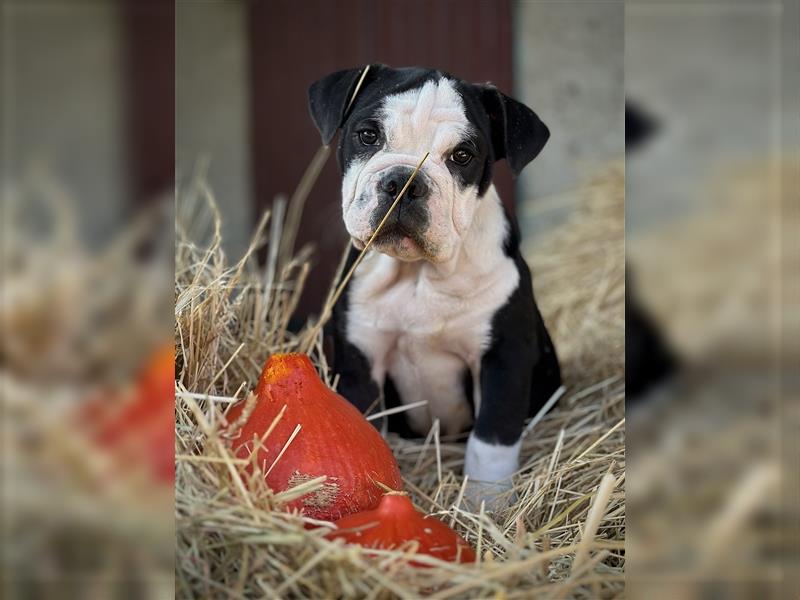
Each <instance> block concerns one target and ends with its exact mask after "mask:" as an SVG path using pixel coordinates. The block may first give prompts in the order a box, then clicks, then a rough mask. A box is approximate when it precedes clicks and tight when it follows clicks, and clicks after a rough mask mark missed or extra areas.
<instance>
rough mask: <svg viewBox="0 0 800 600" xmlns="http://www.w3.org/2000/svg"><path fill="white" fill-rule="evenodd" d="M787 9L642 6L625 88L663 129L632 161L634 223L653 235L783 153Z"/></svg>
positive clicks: (629, 15) (632, 12)
mask: <svg viewBox="0 0 800 600" xmlns="http://www.w3.org/2000/svg"><path fill="white" fill-rule="evenodd" d="M781 19H782V13H781V10H780V7H779V3H776V2H770V1H767V0H765V1H764V2H761V3H752V2H750V3H746V4H745V3H743V2H739V1H732V0H729V1H728V2H713V3H712V2H697V3H695V4H693V5H687V4H680V5H667V4H664V3H656V2H648V1H643V0H637V1H633V2H629V4H628V7H627V12H626V23H625V39H626V64H625V68H626V81H625V84H626V88H627V91H628V94H629V96H630V97H631V98H632V99H634V100H636V101H637V102H638V103H639V104H640V105H641V106H642V107H643V108H646V109H647V110H648V111H649V112H650V113H651V115H652V116H654V117H655V118H656V120H657V121H659V122H660V128H659V131H658V132H657V134H656V135H655V136H654V137H653V138H652V141H651V142H650V143H648V144H647V145H646V146H645V147H644V148H643V149H642V151H641V152H637V153H634V154H632V155H631V157H630V159H629V160H628V161H627V178H626V188H627V203H626V225H627V230H628V232H629V234H633V235H637V234H639V233H646V232H647V230H649V229H650V228H652V227H658V226H660V225H662V224H663V223H664V222H665V221H666V220H669V219H673V218H675V217H680V216H684V215H685V214H686V213H689V212H692V211H693V210H696V209H697V208H700V207H702V206H703V204H704V203H705V202H706V201H707V200H708V198H707V197H706V194H704V192H703V189H702V186H703V185H704V184H705V183H707V182H708V181H709V180H710V178H711V177H712V176H713V173H714V171H715V170H716V169H717V168H719V167H721V166H723V165H727V166H730V165H731V164H734V163H735V162H736V161H748V160H760V159H763V158H764V157H765V156H766V155H767V154H768V153H771V152H777V151H779V144H780V128H781V111H782V110H783V111H784V115H785V122H786V123H790V122H792V121H794V122H796V119H797V114H798V110H800V105H799V103H798V99H797V98H794V101H793V102H792V103H791V104H787V105H785V106H783V108H782V107H781V70H780V69H781V60H780V51H781V46H780V44H781Z"/></svg>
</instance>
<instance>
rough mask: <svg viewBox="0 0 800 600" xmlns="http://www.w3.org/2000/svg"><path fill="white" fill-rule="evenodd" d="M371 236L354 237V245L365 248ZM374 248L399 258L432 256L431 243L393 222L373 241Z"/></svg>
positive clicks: (361, 248)
mask: <svg viewBox="0 0 800 600" xmlns="http://www.w3.org/2000/svg"><path fill="white" fill-rule="evenodd" d="M368 240H369V237H367V239H365V240H360V239H356V238H353V245H354V246H355V247H356V248H357V249H358V250H363V249H364V247H365V246H366V244H367V241H368ZM371 247H372V248H375V249H376V250H378V251H379V252H382V253H384V254H388V255H390V256H395V257H397V258H405V259H410V258H427V257H429V256H430V254H431V253H430V248H429V244H428V243H427V241H426V240H425V238H423V237H422V235H420V234H419V233H418V232H416V231H411V230H408V229H406V228H404V227H403V226H402V225H400V224H397V223H393V224H388V223H387V224H386V225H385V226H384V227H382V228H381V231H380V233H379V234H378V235H377V237H376V238H375V239H374V240H373V242H372V246H371Z"/></svg>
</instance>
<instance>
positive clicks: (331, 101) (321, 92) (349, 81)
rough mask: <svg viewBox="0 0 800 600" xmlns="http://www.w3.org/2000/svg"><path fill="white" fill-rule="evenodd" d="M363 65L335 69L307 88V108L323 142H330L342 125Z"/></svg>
mask: <svg viewBox="0 0 800 600" xmlns="http://www.w3.org/2000/svg"><path fill="white" fill-rule="evenodd" d="M363 70H364V67H360V68H358V69H346V70H344V71H336V72H335V73H331V74H330V75H327V76H326V77H323V78H322V79H320V80H318V81H315V82H314V83H312V84H311V87H310V88H308V108H309V111H310V112H311V119H312V120H313V121H314V125H316V126H317V129H318V130H319V134H320V136H322V143H323V144H326V145H327V144H330V143H331V140H332V139H333V136H334V135H336V130H337V129H339V127H341V126H342V123H343V122H344V119H345V116H346V115H345V112H346V111H347V104H348V103H349V102H350V98H351V97H352V95H353V91H354V90H355V87H356V83H357V82H358V79H359V77H360V76H361V73H362V71H363Z"/></svg>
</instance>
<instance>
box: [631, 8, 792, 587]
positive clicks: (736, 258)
mask: <svg viewBox="0 0 800 600" xmlns="http://www.w3.org/2000/svg"><path fill="white" fill-rule="evenodd" d="M797 24H798V12H797V3H796V2H771V1H764V2H756V3H754V2H743V1H734V0H730V1H722V2H702V1H701V2H694V3H679V2H655V1H646V0H633V1H630V2H627V3H626V11H625V43H626V45H625V90H626V95H627V97H628V99H629V102H630V106H632V107H635V113H634V114H635V115H636V117H637V118H636V120H637V121H638V123H639V124H640V125H641V124H642V123H645V124H646V126H644V127H643V128H642V129H640V132H639V133H640V134H642V135H640V136H639V137H638V139H636V140H635V143H632V142H631V141H630V140H629V141H628V144H627V146H626V211H625V214H626V250H627V259H626V273H627V280H628V281H627V289H626V297H627V300H628V308H627V309H626V312H627V313H628V318H627V319H626V338H627V352H626V369H627V371H628V375H629V377H628V378H627V379H628V380H629V383H630V380H631V378H632V377H634V376H635V375H637V374H638V373H640V372H645V371H647V369H648V368H649V367H651V366H652V364H653V362H654V361H655V360H663V358H664V356H665V355H668V356H669V358H670V360H671V366H670V367H669V368H667V369H664V370H663V371H662V372H661V375H660V376H659V377H658V378H657V381H651V382H650V385H649V387H647V388H646V389H644V388H642V389H643V391H641V390H640V392H639V393H638V394H634V393H633V389H632V386H631V385H629V386H628V393H627V407H628V417H627V419H628V420H627V438H626V447H627V453H628V462H627V471H626V480H627V490H626V491H627V497H626V500H627V507H628V514H627V527H628V529H627V533H628V537H627V542H626V550H627V554H628V558H629V560H628V562H627V573H626V582H627V592H628V593H629V594H630V595H631V596H632V597H637V598H671V599H673V598H796V597H798V594H800V584H799V583H798V565H800V552H799V547H798V544H799V543H800V511H798V507H800V487H799V486H798V468H797V465H798V432H800V429H799V426H800V412H799V411H798V403H797V398H798V396H797V373H798V370H797V367H798V364H800V353H799V352H798V345H797V342H798V339H800V337H798V329H797V326H798V322H799V321H798V316H799V314H800V313H798V295H797V291H798V288H797V283H798V273H800V261H798V252H797V249H798V246H797V239H798V228H797V226H798V211H797V209H798V204H797V198H798V184H800V170H799V169H798V167H799V166H800V163H799V162H798V157H800V154H798V136H797V133H798V114H800V95H798V89H799V88H798V86H797V73H798V70H797V66H798V55H799V54H798V29H797ZM629 116H630V115H629ZM633 122H634V121H633V120H631V119H629V120H628V125H631V124H632V123H633ZM632 307H635V308H636V309H638V311H639V316H640V317H642V318H643V319H644V320H646V322H647V323H648V325H649V327H650V328H651V331H650V333H654V335H653V336H651V337H650V338H649V339H648V341H647V343H644V344H642V343H639V344H638V345H637V343H632V342H641V341H642V339H643V338H639V339H634V338H632V334H633V333H634V330H635V329H634V327H633V323H634V320H633V319H631V315H630V313H629V311H630V310H631V308H632ZM641 322H643V321H640V323H641Z"/></svg>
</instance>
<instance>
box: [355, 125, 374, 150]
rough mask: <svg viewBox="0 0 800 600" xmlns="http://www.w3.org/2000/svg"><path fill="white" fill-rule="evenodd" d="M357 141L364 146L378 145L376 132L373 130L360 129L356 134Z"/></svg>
mask: <svg viewBox="0 0 800 600" xmlns="http://www.w3.org/2000/svg"><path fill="white" fill-rule="evenodd" d="M358 139H359V140H361V143H362V144H364V145H365V146H374V145H375V144H377V143H378V132H377V131H375V130H374V129H362V130H361V131H359V132H358Z"/></svg>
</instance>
